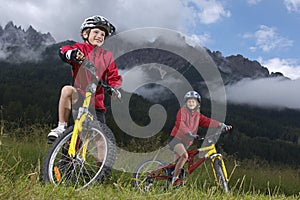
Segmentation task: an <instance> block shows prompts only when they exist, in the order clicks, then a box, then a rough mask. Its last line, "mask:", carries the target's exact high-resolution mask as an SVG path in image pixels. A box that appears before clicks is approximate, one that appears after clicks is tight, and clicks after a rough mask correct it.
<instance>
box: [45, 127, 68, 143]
mask: <svg viewBox="0 0 300 200" xmlns="http://www.w3.org/2000/svg"><path fill="white" fill-rule="evenodd" d="M65 130H66V129H65V128H64V127H63V126H58V127H56V128H55V129H52V130H51V132H50V133H49V134H48V144H52V143H53V142H54V140H55V139H56V138H58V136H60V135H61V134H62V133H63V132H64V131H65Z"/></svg>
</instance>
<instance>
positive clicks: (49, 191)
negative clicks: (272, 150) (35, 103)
mask: <svg viewBox="0 0 300 200" xmlns="http://www.w3.org/2000/svg"><path fill="white" fill-rule="evenodd" d="M47 131H48V128H47V127H46V128H41V127H38V128H35V129H34V130H30V131H29V132H30V133H29V132H24V135H25V136H24V137H22V138H17V137H7V136H6V137H5V136H3V137H0V141H1V143H0V144H1V145H0V183H1V184H0V199H300V193H299V192H300V170H299V169H297V168H293V167H289V166H283V165H282V166H276V165H269V164H267V163H264V162H261V161H256V160H249V161H243V162H241V163H238V164H237V165H238V166H237V165H234V159H232V158H230V159H228V160H226V164H227V168H228V171H229V174H230V173H231V172H232V171H233V174H232V176H231V179H230V182H229V186H230V188H231V191H230V192H229V194H224V193H222V192H221V191H220V189H219V188H218V187H216V186H215V183H214V180H213V178H212V175H211V167H210V165H209V163H206V164H205V165H201V167H200V168H199V169H197V170H196V171H195V172H194V173H193V174H191V175H190V176H188V182H187V184H186V185H185V186H184V187H181V188H178V189H172V188H171V189H169V190H167V191H165V192H163V193H161V192H158V191H152V192H149V193H143V192H140V191H138V190H137V189H136V188H133V187H132V184H131V182H132V175H131V174H129V173H124V172H120V171H113V173H112V174H111V177H110V179H109V180H107V181H105V183H104V184H102V185H101V184H97V185H94V186H91V187H88V188H87V189H85V190H82V191H80V192H76V191H75V190H74V189H72V188H66V187H55V186H53V185H50V184H44V183H43V182H42V180H41V173H40V172H41V165H42V162H43V158H44V156H45V154H46V152H47V150H48V148H49V146H48V145H47V143H46V134H47Z"/></svg>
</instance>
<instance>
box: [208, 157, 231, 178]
mask: <svg viewBox="0 0 300 200" xmlns="http://www.w3.org/2000/svg"><path fill="white" fill-rule="evenodd" d="M210 159H211V166H212V169H213V174H214V177H215V179H216V180H217V181H218V177H217V173H216V170H215V168H214V162H215V160H218V161H219V163H220V165H221V169H222V171H223V174H224V177H225V179H226V182H228V175H227V170H226V167H225V163H224V160H223V157H222V155H221V154H218V153H216V154H213V155H211V156H210Z"/></svg>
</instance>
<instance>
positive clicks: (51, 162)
mask: <svg viewBox="0 0 300 200" xmlns="http://www.w3.org/2000/svg"><path fill="white" fill-rule="evenodd" d="M72 133H73V127H70V128H69V129H68V130H67V131H65V132H64V133H63V134H62V135H61V136H60V137H58V138H57V139H56V140H55V142H54V143H53V145H52V146H51V148H50V150H49V152H48V154H47V155H46V158H45V160H44V163H43V171H42V173H43V179H44V181H45V182H50V183H52V184H54V185H65V186H68V187H73V188H75V189H76V190H80V189H83V188H85V187H87V186H88V185H90V184H92V183H94V182H95V181H98V182H102V181H103V180H104V178H105V177H106V176H107V175H109V174H110V172H111V168H112V166H113V163H114V161H115V157H116V142H115V137H114V135H113V133H112V132H111V130H110V129H109V128H108V127H107V126H106V125H105V124H98V123H96V122H95V123H93V124H92V125H91V126H90V127H89V128H88V129H87V130H84V131H82V132H80V133H79V135H78V136H79V137H78V140H77V144H76V155H75V157H73V158H72V157H70V156H69V155H68V149H69V143H70V139H71V136H72ZM82 152H85V153H82Z"/></svg>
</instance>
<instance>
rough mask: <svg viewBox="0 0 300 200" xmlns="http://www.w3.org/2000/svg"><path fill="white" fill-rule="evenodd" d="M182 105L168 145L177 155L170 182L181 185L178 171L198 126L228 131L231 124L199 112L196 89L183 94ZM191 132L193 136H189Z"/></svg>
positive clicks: (186, 155)
mask: <svg viewBox="0 0 300 200" xmlns="http://www.w3.org/2000/svg"><path fill="white" fill-rule="evenodd" d="M184 102H185V104H184V106H183V107H182V108H180V109H179V111H178V113H177V116H176V122H175V126H174V128H173V130H172V132H171V134H170V138H169V146H170V148H171V150H172V151H174V153H175V155H176V156H177V158H178V159H177V163H176V166H175V170H174V174H173V178H172V184H173V186H176V185H182V184H183V180H181V179H179V178H178V176H179V173H180V171H181V169H182V168H183V166H184V164H185V162H186V161H187V159H188V154H187V151H186V150H187V148H188V147H189V146H190V145H192V143H193V138H196V137H197V136H198V135H197V131H198V127H199V126H200V127H204V128H209V127H210V128H219V127H222V128H225V129H226V131H229V130H230V129H231V128H232V126H227V125H225V124H224V123H221V122H219V121H216V120H214V119H210V118H208V117H206V116H205V115H203V114H201V113H200V103H201V96H200V95H199V94H198V93H197V92H196V91H190V92H188V93H186V95H185V96H184ZM190 134H192V135H193V136H194V137H191V136H189V135H190Z"/></svg>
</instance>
